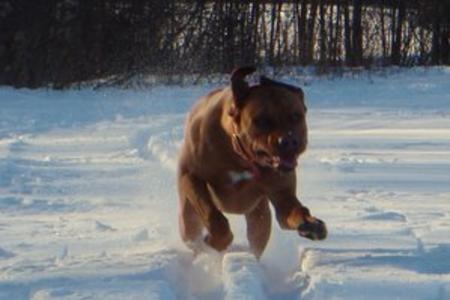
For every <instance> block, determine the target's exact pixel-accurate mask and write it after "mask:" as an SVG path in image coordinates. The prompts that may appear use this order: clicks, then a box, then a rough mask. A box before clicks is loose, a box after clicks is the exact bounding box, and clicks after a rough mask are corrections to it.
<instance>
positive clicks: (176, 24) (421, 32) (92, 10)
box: [0, 0, 450, 88]
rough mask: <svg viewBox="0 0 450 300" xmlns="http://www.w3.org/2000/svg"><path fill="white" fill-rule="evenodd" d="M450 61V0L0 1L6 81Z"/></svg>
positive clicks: (1, 74) (69, 81) (117, 79)
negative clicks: (248, 67) (240, 68)
mask: <svg viewBox="0 0 450 300" xmlns="http://www.w3.org/2000/svg"><path fill="white" fill-rule="evenodd" d="M249 64H251V65H256V66H261V67H274V68H277V67H286V66H311V65H314V66H317V69H318V70H322V71H327V70H335V69H337V68H341V67H352V68H361V67H367V68H369V67H383V66H390V65H398V66H414V65H442V64H444V65H449V64H450V0H442V1H438V0H428V1H426V0H411V1H406V0H367V1H365V0H296V1H268V0H266V1H200V0H198V1H195V0H191V1H174V0H165V1H145V0H114V1H112V0H96V1H89V0H33V1H30V0H1V2H0V85H11V86H15V87H30V88H37V87H43V86H45V87H53V88H65V87H70V86H73V85H74V84H76V83H80V82H86V81H93V80H97V79H103V80H104V81H106V82H108V83H109V84H112V85H126V84H127V83H128V82H129V81H130V80H133V79H135V78H137V77H145V76H151V77H153V78H160V79H164V80H167V81H170V80H174V78H181V77H183V76H190V75H196V76H208V75H210V74H215V73H229V72H230V71H231V70H232V69H233V68H234V67H236V66H238V65H249Z"/></svg>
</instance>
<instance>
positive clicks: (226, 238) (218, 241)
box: [205, 231, 233, 252]
mask: <svg viewBox="0 0 450 300" xmlns="http://www.w3.org/2000/svg"><path fill="white" fill-rule="evenodd" d="M232 241H233V234H232V233H231V231H229V232H227V233H226V234H223V235H211V234H207V235H206V236H205V244H207V245H208V246H210V247H211V248H213V249H216V250H217V251H219V252H221V251H224V250H225V249H227V248H228V246H230V244H231V242H232Z"/></svg>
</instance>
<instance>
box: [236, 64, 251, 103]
mask: <svg viewBox="0 0 450 300" xmlns="http://www.w3.org/2000/svg"><path fill="white" fill-rule="evenodd" d="M255 71H256V68H255V67H252V66H247V67H241V68H237V69H235V70H234V71H233V73H231V90H232V91H233V96H234V102H235V106H236V107H237V108H241V107H242V105H243V104H244V99H245V98H246V97H247V95H248V93H249V91H250V86H249V85H248V83H247V82H246V81H245V76H247V75H249V74H252V73H253V72H255Z"/></svg>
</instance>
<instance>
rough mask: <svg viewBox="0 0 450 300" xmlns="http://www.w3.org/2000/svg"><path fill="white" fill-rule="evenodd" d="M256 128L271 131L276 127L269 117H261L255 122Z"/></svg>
mask: <svg viewBox="0 0 450 300" xmlns="http://www.w3.org/2000/svg"><path fill="white" fill-rule="evenodd" d="M253 123H254V124H255V126H256V127H257V128H258V129H260V130H263V131H268V130H271V129H272V128H273V127H274V122H273V120H271V119H270V118H269V117H267V116H260V117H258V118H256V119H254V120H253Z"/></svg>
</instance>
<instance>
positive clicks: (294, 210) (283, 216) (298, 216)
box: [269, 187, 327, 240]
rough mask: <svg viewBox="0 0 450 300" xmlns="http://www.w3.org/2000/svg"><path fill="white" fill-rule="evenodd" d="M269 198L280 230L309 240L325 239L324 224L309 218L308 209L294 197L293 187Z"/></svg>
mask: <svg viewBox="0 0 450 300" xmlns="http://www.w3.org/2000/svg"><path fill="white" fill-rule="evenodd" d="M269 197H270V201H271V203H272V205H273V206H274V208H275V213H276V216H277V220H278V223H279V224H280V227H281V228H282V229H291V230H297V231H298V233H299V234H300V235H301V236H303V237H306V238H308V239H311V240H323V239H325V238H326V236H327V228H326V226H325V223H324V222H322V221H321V220H319V219H317V218H315V217H313V216H311V214H310V212H309V209H308V208H306V207H305V206H303V205H302V204H301V203H300V201H299V200H298V199H297V197H296V195H295V187H288V188H286V189H283V190H279V191H276V192H274V193H272V194H271V195H270V196H269Z"/></svg>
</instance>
